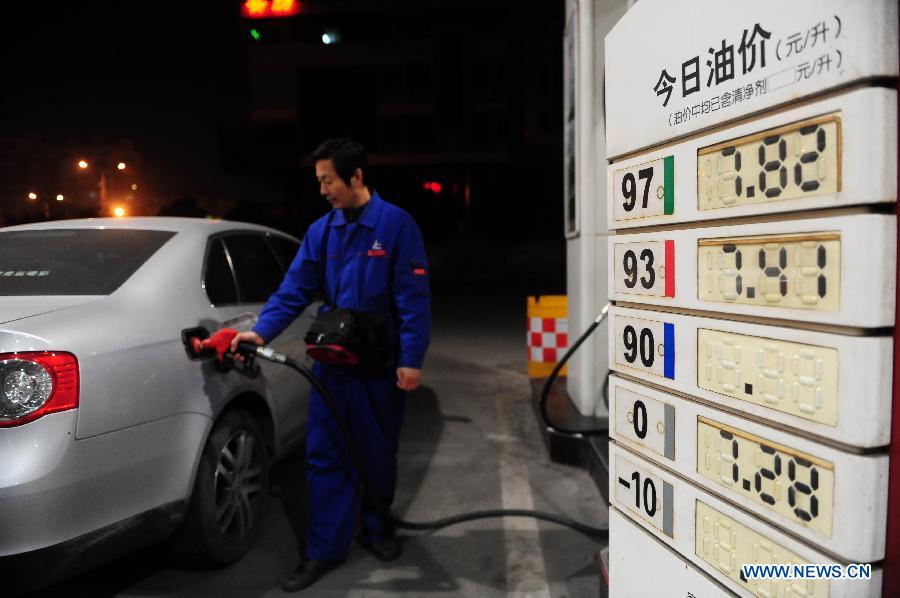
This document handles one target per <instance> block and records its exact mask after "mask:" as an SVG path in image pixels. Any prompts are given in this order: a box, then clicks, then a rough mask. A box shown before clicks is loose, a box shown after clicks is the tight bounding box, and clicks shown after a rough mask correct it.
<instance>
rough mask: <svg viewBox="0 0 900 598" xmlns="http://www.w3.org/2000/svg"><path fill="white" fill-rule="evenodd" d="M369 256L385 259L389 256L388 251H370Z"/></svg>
mask: <svg viewBox="0 0 900 598" xmlns="http://www.w3.org/2000/svg"><path fill="white" fill-rule="evenodd" d="M367 255H368V256H369V257H384V256H386V255H387V251H385V250H384V249H370V250H369V252H368V254H367Z"/></svg>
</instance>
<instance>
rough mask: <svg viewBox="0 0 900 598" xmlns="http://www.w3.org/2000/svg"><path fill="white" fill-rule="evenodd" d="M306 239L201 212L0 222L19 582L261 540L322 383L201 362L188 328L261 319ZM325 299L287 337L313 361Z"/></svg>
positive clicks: (9, 510) (237, 553)
mask: <svg viewBox="0 0 900 598" xmlns="http://www.w3.org/2000/svg"><path fill="white" fill-rule="evenodd" d="M298 248H299V242H298V241H297V240H296V239H294V238H292V237H289V236H287V235H284V234H283V233H280V232H277V231H275V230H272V229H269V228H265V227H261V226H256V225H251V224H242V223H236V222H225V221H218V220H202V219H187V218H130V219H89V220H68V221H58V222H46V223H41V224H30V225H24V226H15V227H8V228H2V229H0V456H2V463H3V464H2V466H0V572H4V573H7V575H4V587H5V590H9V589H10V587H9V582H10V580H15V579H22V578H23V574H24V573H25V571H27V570H29V568H30V566H31V565H37V567H38V570H39V571H40V577H41V581H42V582H47V581H50V580H53V579H59V578H62V577H65V576H68V575H71V574H73V573H74V572H77V571H79V570H83V569H84V568H86V567H90V566H93V565H96V564H99V563H100V562H103V561H104V560H107V559H108V557H110V556H115V555H118V554H121V553H122V552H123V551H125V550H127V549H134V548H137V547H139V546H141V545H147V544H149V543H153V542H157V541H160V540H163V539H165V538H169V537H174V541H173V546H174V551H175V554H176V555H178V556H180V557H182V558H183V559H186V560H189V561H193V562H197V563H201V564H205V565H223V564H227V563H230V562H233V561H235V560H237V559H238V558H240V557H241V556H242V555H243V554H244V553H245V552H246V551H247V550H248V549H249V548H250V546H251V544H252V542H253V540H254V538H255V536H256V534H257V532H258V530H259V527H260V519H261V517H260V514H261V510H262V508H263V503H264V500H265V494H266V493H265V490H266V484H267V479H268V470H269V464H270V463H272V462H273V460H275V459H277V458H278V457H279V456H280V455H282V454H283V453H285V452H286V451H287V450H288V449H289V447H290V445H291V444H292V443H294V442H295V441H297V440H299V439H301V438H302V436H303V431H304V424H305V417H306V410H307V401H308V397H309V386H308V383H306V381H305V380H303V379H302V378H300V377H299V376H297V375H296V374H295V373H294V372H293V371H291V370H290V369H288V368H283V367H279V366H276V365H275V364H269V363H262V364H258V367H259V368H261V372H260V375H258V376H257V377H255V378H254V377H250V376H247V375H244V374H242V373H239V372H237V371H234V370H231V371H229V372H226V373H223V372H221V371H219V370H220V369H222V368H221V366H220V364H218V363H217V362H216V360H206V361H194V360H191V359H190V358H189V356H188V353H187V351H186V349H185V345H184V343H183V339H182V331H184V330H186V329H191V328H196V327H203V328H205V329H207V330H209V331H210V333H212V332H215V331H216V330H218V329H219V328H222V327H231V328H236V329H238V330H245V329H249V328H250V327H252V325H253V323H254V322H255V320H256V317H257V315H258V313H259V310H260V309H261V307H262V304H263V303H264V302H265V301H266V299H267V298H268V297H269V295H270V294H271V293H272V292H273V291H274V290H275V289H276V288H277V286H278V284H279V283H280V281H281V279H282V276H283V275H284V272H285V270H286V269H287V267H288V266H289V264H290V262H291V260H292V259H293V258H294V256H295V254H296V253H297V250H298ZM312 311H313V310H307V312H306V313H305V314H304V315H303V316H302V317H301V318H298V319H297V321H295V322H294V324H293V325H292V326H291V327H290V328H289V329H288V330H287V331H285V333H284V334H282V335H281V336H280V337H278V339H277V341H276V342H275V343H274V344H273V346H274V347H275V348H277V349H278V350H279V351H283V352H286V353H289V354H291V355H293V356H294V357H295V358H296V359H299V360H301V361H304V362H307V363H308V361H307V358H306V356H305V345H304V343H303V335H304V333H305V332H306V329H307V328H308V326H309V319H310V317H311V316H310V313H312ZM107 553H108V554H107ZM10 572H14V573H15V575H9V573H10Z"/></svg>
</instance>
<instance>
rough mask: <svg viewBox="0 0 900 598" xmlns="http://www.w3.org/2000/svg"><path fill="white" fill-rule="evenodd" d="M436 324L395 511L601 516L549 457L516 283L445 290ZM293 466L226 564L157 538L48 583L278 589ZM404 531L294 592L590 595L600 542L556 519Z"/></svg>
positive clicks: (413, 403)
mask: <svg viewBox="0 0 900 598" xmlns="http://www.w3.org/2000/svg"><path fill="white" fill-rule="evenodd" d="M473 302H474V303H475V305H473ZM433 332H434V336H433V340H432V348H431V350H430V352H429V357H428V360H427V362H426V365H425V370H424V374H423V386H422V388H421V389H420V390H418V391H417V392H415V393H413V394H412V395H411V396H410V397H409V398H408V403H407V420H406V423H405V425H404V433H403V437H402V441H401V447H400V478H399V481H398V492H397V500H396V502H395V512H396V513H397V514H399V515H400V516H402V517H404V518H406V519H409V520H413V521H420V520H428V519H435V518H440V517H447V516H451V515H455V514H458V513H461V512H465V511H473V510H482V509H497V508H520V509H540V510H545V511H549V512H553V513H560V514H565V515H567V516H569V517H571V518H574V519H577V520H579V521H582V522H585V523H588V524H591V525H597V526H604V527H605V526H606V516H607V511H606V504H605V503H604V501H603V499H602V497H601V496H600V494H599V492H598V491H597V490H596V487H595V486H594V484H593V482H592V481H591V480H590V478H589V477H588V476H587V474H586V473H585V472H584V471H582V470H579V469H574V468H571V467H567V466H563V465H557V464H553V463H549V462H548V461H547V458H546V452H545V450H544V447H543V445H542V442H541V438H540V435H539V432H538V425H537V422H536V421H535V417H534V411H533V409H532V406H531V404H530V401H531V387H530V385H529V382H528V379H527V377H526V375H525V357H526V355H525V349H524V343H525V297H524V295H523V294H520V293H510V292H506V293H498V292H494V293H479V294H475V293H459V292H457V293H450V292H443V293H441V294H439V295H438V296H436V297H435V302H434V331H433ZM303 467H304V464H303V457H302V454H300V455H293V456H291V457H289V458H288V459H286V460H285V461H283V462H282V463H280V464H279V466H278V467H277V469H276V471H275V472H274V474H273V485H272V489H271V496H270V500H269V504H268V507H267V512H266V519H265V523H264V528H263V533H262V535H261V537H260V539H259V541H258V542H257V544H256V546H255V547H254V548H253V550H252V551H251V552H250V553H249V554H248V555H247V556H246V557H245V558H244V559H243V560H241V561H240V562H238V563H236V564H235V565H233V566H231V567H229V568H226V569H223V570H218V571H184V570H179V569H174V568H170V565H169V563H168V562H167V560H166V559H165V557H164V555H163V554H162V551H160V550H158V549H154V550H146V551H143V552H141V553H138V554H137V555H133V556H130V557H126V558H124V559H122V560H120V561H118V562H116V563H113V564H111V565H108V566H106V567H103V568H101V569H99V570H96V571H94V572H91V573H88V574H86V575H84V576H82V577H81V578H78V579H76V580H73V581H71V582H69V583H67V584H63V585H62V586H58V587H56V588H54V589H52V590H51V591H50V592H48V593H46V595H48V596H49V595H66V596H91V597H103V596H121V597H149V596H166V597H173V598H174V597H178V598H186V597H206V596H210V597H212V596H216V597H221V596H236V597H244V596H246V597H251V596H252V597H275V596H284V595H285V594H284V593H283V592H282V591H281V589H280V581H281V578H282V577H283V576H284V575H285V574H286V573H287V572H289V571H290V570H291V569H292V568H293V567H294V566H295V564H296V562H297V560H298V558H299V545H300V544H301V543H302V537H303V533H302V529H303V519H304V516H305V513H306V505H305V501H304V498H303V496H304V489H303ZM401 536H402V538H403V540H404V549H405V550H404V555H403V557H402V558H401V559H400V560H398V561H396V562H395V563H391V564H387V565H385V564H382V563H379V562H378V561H376V560H375V558H374V557H372V556H371V555H369V554H368V553H367V552H365V551H363V550H362V549H360V548H358V547H356V546H354V547H353V548H352V549H351V553H350V558H349V560H348V561H347V562H346V563H345V564H344V565H343V566H341V567H340V568H339V569H337V570H335V571H333V572H331V573H330V574H329V575H327V576H326V577H324V578H323V579H322V580H320V581H319V582H318V583H317V584H316V585H315V586H313V587H311V588H310V589H309V590H307V591H306V592H302V593H300V594H298V595H309V596H316V597H332V596H334V597H338V596H341V597H343V596H349V597H354V598H380V597H388V596H415V597H419V596H448V597H450V596H473V597H475V596H477V597H501V596H502V597H508V596H514V597H526V596H527V597H531V596H535V597H548V598H549V597H551V596H552V597H553V598H563V597H566V598H582V597H585V598H587V597H595V596H598V592H599V589H598V588H599V569H598V567H597V565H596V562H595V554H596V553H597V552H598V550H599V549H600V548H601V547H602V545H603V543H601V542H600V541H597V540H593V539H590V538H587V537H585V536H583V535H581V534H579V533H578V532H575V531H572V530H570V529H568V528H565V527H560V526H557V525H554V524H549V523H544V522H538V521H536V520H533V519H525V518H515V519H512V518H506V519H490V520H482V521H477V522H470V523H466V524H461V525H457V526H453V527H449V528H444V529H442V530H438V531H435V532H430V533H425V534H421V533H412V532H405V531H401ZM604 542H605V541H604Z"/></svg>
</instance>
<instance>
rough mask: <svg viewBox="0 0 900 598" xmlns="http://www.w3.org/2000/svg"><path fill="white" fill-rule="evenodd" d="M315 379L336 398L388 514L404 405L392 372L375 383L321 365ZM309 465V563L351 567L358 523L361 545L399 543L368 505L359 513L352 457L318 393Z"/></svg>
mask: <svg viewBox="0 0 900 598" xmlns="http://www.w3.org/2000/svg"><path fill="white" fill-rule="evenodd" d="M314 373H315V374H316V376H317V377H318V378H319V379H320V380H321V381H322V383H323V384H324V385H325V388H327V389H328V390H329V392H330V393H331V394H332V395H333V396H334V399H335V401H336V402H337V404H338V408H339V409H340V410H341V413H342V414H343V416H344V418H345V421H346V422H347V425H348V427H349V428H350V433H351V434H352V436H353V440H354V441H355V443H356V448H357V450H358V454H359V457H360V459H361V460H362V464H363V467H364V468H365V473H364V475H365V478H366V480H367V482H368V485H369V488H370V489H371V491H372V492H373V494H374V496H377V497H378V499H379V501H380V502H381V503H382V504H383V505H386V506H390V505H391V503H392V502H393V500H394V487H395V486H396V483H397V447H398V444H399V441H400V428H401V426H402V424H403V410H404V402H405V393H404V392H403V391H402V390H400V389H399V388H397V385H396V374H395V370H394V368H391V369H390V370H389V371H387V372H385V374H384V375H381V376H377V377H356V376H353V375H351V374H349V373H347V371H346V370H345V369H342V368H340V367H333V366H327V365H322V364H316V365H315V366H314ZM306 460H307V473H306V481H307V488H308V490H309V499H310V521H309V526H308V527H307V532H306V540H307V541H306V557H307V558H309V559H314V560H328V561H343V560H345V559H346V558H347V553H348V551H349V549H350V542H351V541H352V539H353V532H354V531H355V529H356V523H357V520H358V519H357V516H358V515H359V516H360V517H359V521H360V535H361V537H362V539H363V540H366V541H369V542H376V543H377V542H382V541H384V540H386V539H388V538H389V537H390V536H391V535H393V533H394V529H393V527H392V526H391V524H390V522H389V521H388V520H387V519H386V518H385V517H384V516H383V515H381V514H380V513H379V512H378V511H377V510H375V508H374V507H373V506H372V505H371V504H370V503H369V501H368V500H366V501H364V502H363V504H362V505H360V497H359V492H358V490H357V483H356V473H355V471H354V469H353V466H352V463H351V460H350V454H349V452H348V450H347V447H346V444H345V442H344V439H343V437H342V436H341V433H340V430H339V428H338V425H337V423H336V422H335V420H334V417H333V416H332V414H331V411H329V409H328V406H327V404H326V403H325V398H324V397H323V396H322V395H321V393H319V392H318V391H317V390H315V389H313V390H312V393H311V396H310V404H309V420H308V422H307V432H306Z"/></svg>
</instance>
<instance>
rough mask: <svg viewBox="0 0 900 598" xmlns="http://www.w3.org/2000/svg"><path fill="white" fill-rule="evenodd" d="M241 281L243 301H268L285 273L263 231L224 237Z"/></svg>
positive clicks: (240, 292)
mask: <svg viewBox="0 0 900 598" xmlns="http://www.w3.org/2000/svg"><path fill="white" fill-rule="evenodd" d="M222 240H223V242H224V243H225V247H226V248H227V249H228V255H229V256H230V257H231V264H232V267H233V268H234V273H235V276H236V277H237V283H238V296H239V297H240V302H241V303H265V302H266V301H267V300H268V299H269V296H270V295H271V294H272V293H274V292H275V290H276V289H278V285H279V284H281V279H282V277H283V276H284V273H283V272H282V270H281V266H280V265H279V263H278V260H277V259H276V258H275V254H274V253H272V250H271V249H269V245H268V244H267V243H266V240H265V238H264V237H263V235H262V234H254V233H247V234H236V235H227V236H225V237H223V238H222Z"/></svg>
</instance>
